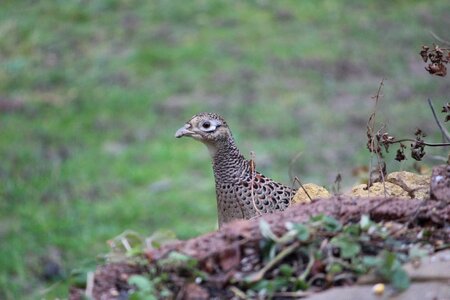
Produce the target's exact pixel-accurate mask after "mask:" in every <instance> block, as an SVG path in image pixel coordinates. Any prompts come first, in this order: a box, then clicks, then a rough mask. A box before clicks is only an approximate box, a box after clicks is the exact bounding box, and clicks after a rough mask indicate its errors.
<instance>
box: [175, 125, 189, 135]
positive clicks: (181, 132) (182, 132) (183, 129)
mask: <svg viewBox="0 0 450 300" xmlns="http://www.w3.org/2000/svg"><path fill="white" fill-rule="evenodd" d="M189 127H190V125H189V124H184V126H183V127H181V128H180V129H178V130H177V132H175V137H176V138H180V137H183V136H185V135H187V136H189V135H192V134H193V132H192V131H190V130H188V128H189Z"/></svg>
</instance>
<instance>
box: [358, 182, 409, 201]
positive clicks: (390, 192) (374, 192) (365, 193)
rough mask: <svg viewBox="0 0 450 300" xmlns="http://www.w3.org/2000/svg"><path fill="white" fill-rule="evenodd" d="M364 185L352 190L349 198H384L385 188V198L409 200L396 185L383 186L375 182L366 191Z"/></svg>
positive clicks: (405, 193)
mask: <svg viewBox="0 0 450 300" xmlns="http://www.w3.org/2000/svg"><path fill="white" fill-rule="evenodd" d="M366 188H367V185H366V184H360V185H357V186H355V187H354V188H352V190H351V192H350V193H349V196H353V197H373V196H385V192H384V190H385V188H386V196H387V197H391V196H393V197H398V198H405V199H411V197H409V195H408V192H406V191H405V190H403V189H402V188H401V187H399V186H398V185H396V184H393V183H390V182H385V184H383V183H382V182H375V183H374V184H373V185H372V186H371V187H370V188H369V189H368V190H367V189H366Z"/></svg>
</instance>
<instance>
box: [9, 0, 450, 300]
mask: <svg viewBox="0 0 450 300" xmlns="http://www.w3.org/2000/svg"><path fill="white" fill-rule="evenodd" d="M430 3H431V4H430ZM449 12H450V2H449V1H443V0H442V1H432V2H429V1H428V2H427V1H400V0H399V1H379V0H378V1H375V0H374V1H356V0H354V1H331V0H329V1H264V0H260V1H256V0H255V1H245V2H244V1H225V0H222V1H206V0H193V1H181V0H178V1H163V0H158V1H156V0H155V1H138V0H96V1H82V0H79V1H51V0H41V1H25V0H24V1H13V0H6V1H2V4H1V9H0V63H1V67H0V158H1V161H0V298H1V299H27V298H30V299H53V298H55V297H59V298H64V297H67V277H68V275H69V273H70V271H71V270H73V269H74V268H84V269H88V268H92V267H93V266H94V264H95V257H96V256H97V255H99V254H102V253H106V252H107V251H108V246H107V242H106V241H107V240H109V239H111V238H113V237H114V236H117V235H118V234H120V233H121V232H123V231H124V230H128V229H129V230H135V231H137V232H140V233H141V234H143V235H150V234H151V233H152V232H153V231H155V230H157V229H159V228H164V229H169V230H172V231H174V232H175V233H176V234H177V236H178V237H180V238H188V237H192V236H195V235H198V234H201V233H205V232H208V231H211V230H214V229H215V228H216V211H215V209H216V208H215V194H214V184H213V177H212V171H211V167H210V162H209V157H208V154H207V150H206V149H205V147H204V146H202V145H200V144H199V143H196V142H194V141H192V140H187V139H182V140H176V139H175V138H174V133H175V131H176V129H178V128H179V127H180V126H182V125H183V124H184V122H185V121H187V120H188V119H189V118H190V117H191V116H192V115H193V114H195V113H196V112H199V111H215V112H218V113H220V114H222V115H224V116H225V117H226V119H227V120H228V123H229V124H230V126H231V128H232V130H233V133H234V135H235V137H236V139H237V143H238V145H239V146H240V148H241V150H242V151H243V153H245V154H247V153H249V152H250V151H254V152H255V153H256V164H257V167H258V168H259V169H260V170H261V171H262V172H264V173H265V174H267V175H269V176H270V177H272V178H275V179H277V180H279V181H282V182H285V183H289V180H290V179H289V175H288V169H289V164H290V160H291V159H292V158H293V157H295V156H296V155H297V154H299V153H301V156H300V159H299V160H298V161H297V162H295V163H294V164H293V165H292V169H293V171H294V173H295V174H296V175H297V176H299V177H300V178H301V179H302V180H303V181H304V182H315V183H317V184H321V185H325V186H330V185H331V184H332V183H333V181H334V178H335V176H336V174H338V173H342V174H343V175H344V185H345V186H350V185H351V184H352V183H354V182H355V180H356V179H354V178H351V176H350V173H351V169H352V168H353V167H357V166H361V165H368V163H369V160H370V156H369V154H368V152H367V151H366V149H365V143H366V140H365V126H366V122H367V119H368V116H369V114H370V113H371V110H372V107H373V104H374V103H373V100H371V96H372V95H374V94H375V92H376V90H377V88H378V85H379V82H380V80H381V79H382V78H384V79H385V87H384V89H383V94H384V97H383V99H382V103H381V107H380V112H379V120H380V121H384V122H386V123H387V124H388V130H389V132H390V133H392V134H394V135H397V136H399V137H400V136H412V133H413V132H414V131H415V129H416V127H420V128H422V129H423V130H425V132H427V133H429V138H430V139H431V140H433V139H434V140H438V139H439V134H438V132H437V129H436V126H435V125H434V122H433V119H432V115H431V114H430V112H429V110H428V107H427V104H426V99H427V98H428V97H431V98H433V99H434V101H435V104H436V106H441V104H443V103H444V102H447V101H448V94H449V91H450V81H449V79H448V78H433V77H431V76H430V75H428V74H427V73H426V72H425V71H424V69H423V67H424V64H423V62H422V61H421V60H420V56H419V55H418V52H419V50H420V47H421V45H422V44H431V43H432V42H435V41H436V40H435V39H434V38H433V36H432V34H431V33H430V32H433V33H435V34H436V35H438V36H442V37H443V38H444V39H446V40H449V39H450V37H449V36H448V28H449V26H450V18H448V13H449ZM393 152H395V151H393ZM428 152H429V153H431V152H433V151H431V150H428ZM434 153H435V154H438V152H437V151H434ZM428 163H429V164H433V163H435V162H433V161H428ZM411 164H412V162H411V159H409V160H408V161H407V162H406V163H402V164H399V163H391V164H390V165H389V170H390V171H395V170H399V169H408V168H410V166H411ZM49 262H56V265H59V266H60V267H61V272H60V273H61V274H60V275H61V277H62V278H58V276H52V275H55V274H56V275H58V274H57V273H58V272H57V271H58V269H56V270H53V271H51V270H48V268H49V266H51V264H49ZM46 277H50V278H46ZM52 277H53V278H52Z"/></svg>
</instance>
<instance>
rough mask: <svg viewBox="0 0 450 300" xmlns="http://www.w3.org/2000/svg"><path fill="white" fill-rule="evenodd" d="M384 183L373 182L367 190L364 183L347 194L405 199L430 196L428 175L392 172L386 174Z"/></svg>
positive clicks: (420, 198) (423, 198) (421, 198)
mask: <svg viewBox="0 0 450 300" xmlns="http://www.w3.org/2000/svg"><path fill="white" fill-rule="evenodd" d="M385 180H386V181H385V183H384V184H383V182H375V183H374V184H373V185H372V186H371V187H370V188H369V190H367V189H366V188H367V185H366V184H360V185H358V186H355V187H354V188H353V189H352V190H351V192H350V193H349V195H351V196H355V197H369V196H370V197H372V196H385V192H384V190H385V189H386V196H388V197H389V196H394V197H399V198H405V199H419V200H425V199H429V198H430V176H428V175H418V174H415V173H411V172H406V171H401V172H393V173H390V174H388V175H387V176H386V179H385Z"/></svg>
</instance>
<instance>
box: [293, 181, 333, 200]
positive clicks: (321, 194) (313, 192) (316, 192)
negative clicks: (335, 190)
mask: <svg viewBox="0 0 450 300" xmlns="http://www.w3.org/2000/svg"><path fill="white" fill-rule="evenodd" d="M303 188H304V189H303ZM303 188H299V189H298V191H297V193H296V194H295V196H294V198H293V199H292V204H300V203H302V204H304V203H310V202H311V199H316V198H328V197H330V196H331V194H330V192H328V191H327V190H326V189H325V188H324V187H322V186H320V185H317V184H314V183H307V184H304V185H303ZM305 190H306V192H308V195H309V196H310V197H311V199H309V197H308V195H307V194H306V192H305Z"/></svg>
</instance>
